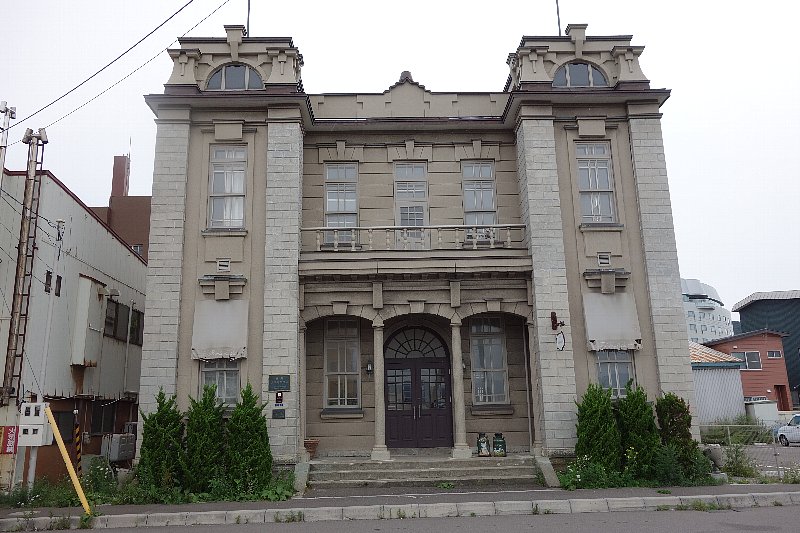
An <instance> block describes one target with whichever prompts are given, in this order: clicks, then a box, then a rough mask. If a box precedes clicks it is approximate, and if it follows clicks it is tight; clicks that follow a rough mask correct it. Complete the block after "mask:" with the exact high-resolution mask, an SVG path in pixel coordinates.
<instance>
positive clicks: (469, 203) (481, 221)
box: [461, 162, 497, 240]
mask: <svg viewBox="0 0 800 533" xmlns="http://www.w3.org/2000/svg"><path fill="white" fill-rule="evenodd" d="M461 178H462V183H463V188H464V224H465V225H466V226H491V225H493V224H496V223H497V204H496V202H495V185H494V165H493V164H492V163H491V162H469V163H462V164H461ZM476 231H477V238H478V239H481V240H485V239H489V232H490V231H491V230H490V229H489V228H486V227H484V228H477V229H476ZM467 237H468V238H472V232H471V230H468V234H467Z"/></svg>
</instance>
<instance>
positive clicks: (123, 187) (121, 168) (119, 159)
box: [111, 155, 131, 196]
mask: <svg viewBox="0 0 800 533" xmlns="http://www.w3.org/2000/svg"><path fill="white" fill-rule="evenodd" d="M130 175H131V158H130V156H127V155H115V156H114V173H113V177H112V179H111V196H128V178H129V177H130Z"/></svg>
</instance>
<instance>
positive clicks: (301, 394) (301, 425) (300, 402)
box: [297, 322, 309, 462]
mask: <svg viewBox="0 0 800 533" xmlns="http://www.w3.org/2000/svg"><path fill="white" fill-rule="evenodd" d="M297 344H298V346H299V348H300V353H299V358H300V360H299V361H298V365H297V373H298V374H299V376H300V378H299V379H298V381H299V382H300V385H299V386H300V390H299V391H298V393H297V418H298V425H297V426H298V429H299V431H298V432H297V433H298V434H297V449H298V450H299V451H300V458H301V459H302V460H303V462H307V461H308V460H309V456H308V452H306V451H305V444H304V441H305V440H306V393H307V386H306V324H305V322H301V324H300V337H299V339H298V341H297Z"/></svg>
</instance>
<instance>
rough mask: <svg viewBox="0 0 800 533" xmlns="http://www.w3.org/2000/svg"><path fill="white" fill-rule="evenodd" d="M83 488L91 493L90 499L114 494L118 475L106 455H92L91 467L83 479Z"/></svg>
mask: <svg viewBox="0 0 800 533" xmlns="http://www.w3.org/2000/svg"><path fill="white" fill-rule="evenodd" d="M81 485H82V486H83V490H84V491H85V492H86V493H87V494H90V495H91V498H90V499H98V498H99V497H101V496H105V495H108V494H113V493H114V492H116V489H117V477H116V475H115V473H114V469H113V468H112V467H111V465H110V464H109V462H108V459H106V458H105V457H100V456H98V457H92V461H91V462H90V463H89V469H88V470H87V471H86V472H85V473H84V474H83V478H82V479H81Z"/></svg>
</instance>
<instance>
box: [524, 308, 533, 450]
mask: <svg viewBox="0 0 800 533" xmlns="http://www.w3.org/2000/svg"><path fill="white" fill-rule="evenodd" d="M522 340H523V341H524V342H525V403H526V407H527V408H528V453H530V454H531V455H533V421H532V419H531V380H532V379H533V372H531V371H530V370H531V369H530V361H531V351H530V342H529V341H530V339H528V325H527V324H526V323H525V321H523V322H522Z"/></svg>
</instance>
